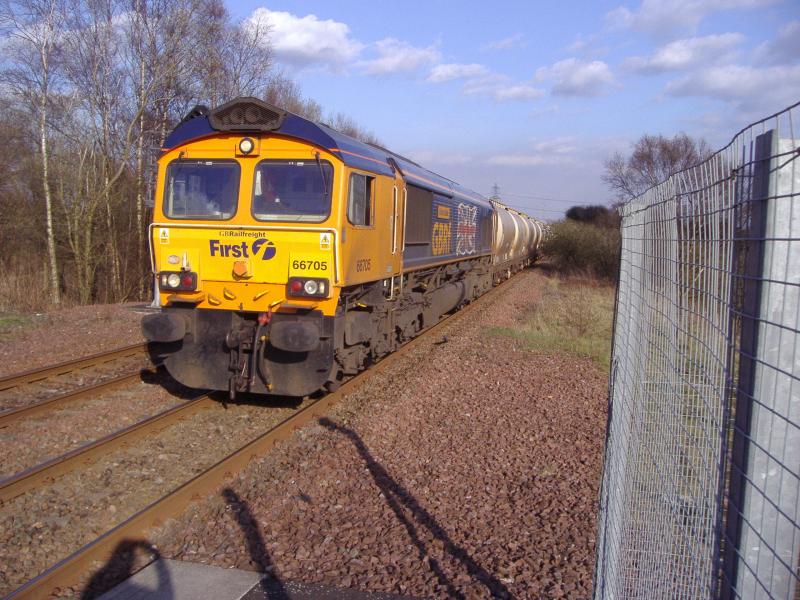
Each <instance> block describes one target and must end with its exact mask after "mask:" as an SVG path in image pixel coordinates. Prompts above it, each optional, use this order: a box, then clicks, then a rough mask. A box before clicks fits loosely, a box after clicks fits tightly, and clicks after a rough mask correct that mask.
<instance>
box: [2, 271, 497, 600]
mask: <svg viewBox="0 0 800 600" xmlns="http://www.w3.org/2000/svg"><path fill="white" fill-rule="evenodd" d="M504 285H505V284H501V285H499V286H497V287H496V288H494V289H493V290H490V291H489V292H487V293H486V294H484V295H483V296H481V297H480V298H478V299H477V300H475V301H474V302H472V303H471V304H470V305H468V306H467V307H465V308H463V309H461V310H459V311H458V312H456V313H454V314H452V315H450V316H448V317H445V318H444V319H442V320H441V321H439V322H438V323H436V324H435V325H432V326H431V327H429V328H428V329H427V330H425V331H424V332H423V333H421V334H420V335H418V336H417V337H416V338H414V339H413V340H411V341H410V342H408V343H406V344H405V345H403V346H402V347H400V348H399V349H398V350H396V351H395V352H393V353H392V354H389V355H388V356H386V357H384V358H383V359H382V360H380V361H379V362H378V363H376V364H375V365H373V366H372V367H371V368H370V369H368V370H366V371H364V372H362V373H360V374H358V375H356V376H354V377H352V378H351V379H349V380H348V381H346V382H345V383H344V384H343V385H342V386H341V387H340V388H339V389H338V390H336V391H334V392H331V393H328V394H326V395H325V396H323V397H321V398H320V399H318V400H315V401H314V402H313V403H312V404H309V405H307V406H306V407H305V408H302V409H300V410H298V411H297V412H295V413H294V414H293V415H291V416H289V417H288V418H286V419H285V420H283V421H282V422H281V423H279V424H278V425H276V426H274V427H272V428H271V429H269V430H267V431H265V432H264V433H262V434H261V435H259V436H258V437H256V438H254V439H252V440H251V441H249V442H248V443H246V444H245V445H243V446H241V447H240V448H239V449H237V450H235V451H234V452H232V453H231V454H229V455H228V456H226V457H225V458H223V459H222V460H220V461H218V462H217V463H215V464H214V465H212V466H211V467H209V468H207V469H206V470H205V471H203V472H202V473H200V474H198V475H197V476H195V477H194V478H192V479H191V480H189V481H187V482H186V483H184V484H183V485H181V486H179V487H178V488H176V489H174V490H173V491H171V492H169V493H167V494H166V495H164V496H162V497H161V498H160V499H158V500H156V501H154V502H152V503H151V504H149V505H148V506H146V507H145V508H143V509H141V510H140V511H139V512H137V513H135V514H134V515H132V516H131V517H129V518H128V519H126V520H125V521H123V522H122V523H119V524H118V525H116V526H115V527H113V528H112V529H110V530H108V531H107V532H106V533H104V534H103V535H101V536H100V537H98V538H97V539H95V540H94V541H92V542H90V543H88V544H86V545H85V546H83V547H82V548H80V549H79V550H77V551H75V552H74V553H72V554H71V555H70V556H68V557H66V558H64V559H63V560H61V561H60V562H58V563H57V564H55V565H53V566H52V567H50V568H49V569H47V570H46V571H44V572H43V573H41V574H39V575H38V576H36V577H35V578H33V579H32V580H30V581H29V582H28V583H26V584H25V585H23V586H21V587H20V588H18V589H17V590H15V591H14V592H12V593H11V594H10V595H9V596H7V599H9V600H10V599H12V598H13V599H23V598H24V599H27V598H41V597H47V596H48V595H50V594H52V593H53V591H54V590H57V589H62V590H63V589H66V588H69V587H70V586H73V585H75V584H76V583H78V581H79V580H80V578H81V576H82V575H83V574H85V573H87V572H89V571H90V570H91V569H92V567H93V565H94V564H95V563H96V562H101V561H105V560H107V559H108V558H109V557H110V556H111V555H112V553H113V550H114V548H115V547H116V546H117V544H119V543H120V542H121V541H123V540H126V539H127V540H130V539H135V538H137V537H142V536H144V535H145V534H146V532H147V531H148V530H149V529H152V528H154V527H157V526H160V525H161V524H163V523H164V521H166V520H167V519H170V518H174V517H176V516H178V515H180V514H181V513H182V512H183V511H184V510H185V509H186V508H187V506H188V505H189V504H190V503H191V502H192V501H194V500H197V499H199V498H202V497H204V496H208V495H210V494H212V493H213V492H214V491H215V490H216V489H217V488H219V486H220V485H221V484H222V482H224V481H225V480H226V479H228V478H230V477H232V476H234V475H235V474H237V473H238V472H239V471H241V470H242V469H244V468H245V467H246V466H247V464H248V463H249V462H250V461H251V460H253V459H255V458H258V457H260V456H262V455H264V454H265V453H266V452H268V451H269V450H270V448H272V447H273V446H274V445H275V444H276V443H278V442H280V441H282V440H284V439H287V438H288V437H289V436H291V435H292V433H293V432H294V431H295V430H297V429H299V428H301V427H303V426H304V425H306V424H308V423H309V422H311V421H312V420H314V419H315V418H319V417H321V416H323V415H324V414H326V412H327V411H328V410H329V409H330V408H331V407H332V406H333V405H335V404H336V403H337V402H338V401H339V400H341V399H342V398H344V397H345V396H347V395H348V394H350V393H352V392H353V391H355V390H356V389H357V388H358V387H359V386H361V385H362V384H363V383H364V382H365V381H366V380H367V379H369V378H370V377H373V376H375V375H376V374H378V373H380V372H382V371H384V370H385V369H386V368H388V367H390V366H391V365H393V364H394V363H396V362H397V361H398V360H400V358H401V357H403V356H405V355H406V354H408V353H409V352H410V351H411V350H413V349H414V348H416V347H417V346H418V345H420V344H421V343H423V341H425V340H427V339H428V338H429V337H430V336H432V335H434V334H435V333H436V332H437V331H439V330H440V329H442V328H443V327H444V326H445V325H449V324H452V323H453V322H457V321H459V320H461V319H463V318H465V317H466V316H467V315H469V314H470V313H471V312H473V311H474V310H476V309H477V308H479V307H481V306H483V305H485V304H487V303H488V302H489V301H490V300H491V299H492V298H494V297H495V295H496V294H498V293H499V292H500V290H501V289H502V288H503V287H504ZM214 402H215V401H214V400H212V399H210V398H209V397H208V396H207V395H202V396H199V397H197V398H194V399H192V400H190V401H188V402H186V403H184V404H182V405H179V406H178V407H175V408H173V409H170V410H169V411H165V412H164V413H162V414H161V415H157V416H156V417H153V418H152V419H155V418H159V419H160V423H159V425H160V428H164V427H167V426H168V425H169V424H170V423H171V422H175V420H177V419H179V418H181V416H180V415H181V410H183V407H187V406H189V407H191V406H194V407H195V408H194V410H198V409H199V408H200V406H201V405H200V404H197V403H207V405H208V406H211V405H213V404H214ZM190 410H191V409H190ZM186 416H188V413H187V414H186ZM150 420H151V419H147V420H146V421H143V422H140V423H138V424H136V425H133V426H131V427H129V428H127V430H134V431H132V432H130V433H124V432H125V431H127V430H123V431H122V432H118V433H117V434H113V435H112V436H107V438H103V439H101V440H97V441H96V442H92V443H91V444H87V445H86V446H85V447H82V448H78V449H76V450H75V451H73V452H70V453H68V454H66V455H64V456H62V457H59V458H57V459H53V460H52V461H48V463H44V464H42V465H40V466H39V467H34V468H33V469H30V470H29V471H26V472H23V473H20V474H19V475H17V476H14V477H13V478H10V479H9V480H6V482H8V483H7V485H3V483H5V482H0V501H2V499H3V498H5V497H8V498H13V497H14V496H16V495H18V494H20V493H23V492H24V491H25V490H29V489H32V488H35V487H36V486H37V485H40V484H42V483H44V484H46V482H47V481H49V480H51V479H53V478H56V477H58V476H59V474H63V473H64V472H68V471H70V470H72V469H74V468H76V467H77V466H79V465H80V464H81V462H82V461H84V460H86V461H90V462H93V460H96V459H97V458H99V457H100V456H101V455H102V454H105V453H107V450H108V448H109V447H108V446H107V444H115V446H114V447H119V445H121V444H123V443H129V442H132V441H134V440H135V439H138V438H139V437H142V436H144V435H147V432H148V429H149V428H150V425H145V423H146V422H147V421H150ZM149 431H153V429H149ZM126 436H127V440H126V439H125V437H126ZM93 457H96V458H93ZM62 463H63V464H62ZM26 474H27V475H26ZM12 480H18V481H19V482H18V483H16V482H15V481H12ZM7 489H8V490H9V491H6V490H7Z"/></svg>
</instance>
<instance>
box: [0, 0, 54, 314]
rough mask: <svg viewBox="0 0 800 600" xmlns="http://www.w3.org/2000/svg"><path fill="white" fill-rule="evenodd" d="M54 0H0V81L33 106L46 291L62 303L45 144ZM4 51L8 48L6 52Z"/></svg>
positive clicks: (47, 131)
mask: <svg viewBox="0 0 800 600" xmlns="http://www.w3.org/2000/svg"><path fill="white" fill-rule="evenodd" d="M62 24H63V20H62V12H61V6H60V3H59V0H2V2H0V27H2V29H3V30H4V31H5V32H6V33H7V36H8V39H9V44H10V48H7V50H6V56H7V58H8V59H9V62H10V67H9V68H8V69H6V71H5V72H4V73H3V80H4V81H5V83H6V84H7V85H9V87H10V88H11V89H13V90H14V92H15V93H16V95H17V96H18V97H19V98H20V99H22V100H23V101H25V102H26V103H27V104H28V106H30V107H31V109H32V110H33V112H34V114H35V117H36V122H37V125H38V132H37V133H38V143H39V153H40V166H41V178H42V192H43V194H44V204H45V228H46V232H47V256H48V265H49V270H50V296H51V298H52V301H53V304H55V305H56V306H58V305H59V304H61V291H60V288H59V278H58V273H59V269H58V258H57V255H56V241H55V230H54V228H53V199H52V194H51V190H50V173H49V172H50V154H49V147H48V134H49V125H50V122H49V112H48V109H49V106H50V95H51V93H52V92H53V87H54V81H55V79H56V77H57V66H56V60H57V54H58V51H59V44H60V37H61V34H62V32H63V31H62ZM8 50H11V51H10V52H9V51H8Z"/></svg>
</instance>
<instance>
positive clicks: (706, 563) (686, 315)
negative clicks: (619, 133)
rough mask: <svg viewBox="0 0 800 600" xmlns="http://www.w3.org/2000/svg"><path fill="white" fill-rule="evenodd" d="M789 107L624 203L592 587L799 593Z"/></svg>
mask: <svg viewBox="0 0 800 600" xmlns="http://www.w3.org/2000/svg"><path fill="white" fill-rule="evenodd" d="M798 116H800V104H798V105H795V106H793V107H790V108H789V109H787V110H785V111H783V112H782V113H779V114H777V115H774V116H772V117H770V118H768V119H764V120H763V121H760V122H758V123H756V124H753V125H751V126H750V127H748V128H746V129H744V130H743V131H741V132H740V133H739V134H737V135H736V136H735V137H734V139H733V140H732V142H731V143H730V144H729V145H728V146H726V147H725V148H724V149H722V150H720V151H719V152H717V153H716V154H714V155H713V156H711V157H710V158H708V159H707V160H706V161H704V162H703V163H701V164H699V165H697V166H695V167H692V168H690V169H687V170H686V171H683V172H680V173H676V174H675V175H673V176H672V177H670V178H669V179H668V180H667V181H665V182H663V183H662V184H660V185H658V186H656V187H654V188H652V189H650V190H648V191H647V192H646V193H644V194H643V195H642V196H640V197H638V198H636V199H635V200H633V201H632V202H630V203H628V204H627V205H625V206H623V207H622V209H621V211H622V226H621V233H622V249H621V264H620V282H619V289H618V296H617V311H616V318H615V325H614V350H613V357H612V367H611V386H610V412H609V429H608V437H607V441H606V457H605V467H604V473H603V483H602V491H601V499H600V510H601V516H600V527H599V536H598V549H597V571H596V577H595V598H596V599H622V598H648V599H651V598H652V599H658V598H665V599H666V598H669V599H678V598H686V599H691V600H695V599H701V598H747V599H750V598H789V599H792V598H794V599H800V571H799V569H800V564H799V562H798V561H800V514H799V513H798V505H799V502H798V500H799V499H800V381H799V380H800V198H798V196H800V147H799V146H800V139H798V137H797V135H796V130H795V123H796V122H797V118H798Z"/></svg>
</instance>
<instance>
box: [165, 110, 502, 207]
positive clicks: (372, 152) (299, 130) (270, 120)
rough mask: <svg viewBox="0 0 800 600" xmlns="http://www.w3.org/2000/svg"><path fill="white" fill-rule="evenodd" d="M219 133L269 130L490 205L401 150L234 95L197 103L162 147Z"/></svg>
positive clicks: (344, 159)
mask: <svg viewBox="0 0 800 600" xmlns="http://www.w3.org/2000/svg"><path fill="white" fill-rule="evenodd" d="M236 111H238V112H236ZM246 111H250V113H248V118H245V117H244V115H245V113H246ZM231 115H236V116H235V117H232V116H231ZM249 117H252V118H249ZM219 131H231V132H238V133H242V134H245V133H254V132H270V133H275V134H279V135H285V136H288V137H292V138H295V139H299V140H303V141H305V142H308V143H310V144H314V145H315V146H318V147H320V148H324V149H325V150H326V151H328V152H330V153H331V154H333V155H334V156H336V157H337V158H339V159H341V160H342V162H344V164H346V165H347V166H349V167H353V168H356V169H362V170H364V171H371V172H373V173H378V174H380V175H389V176H394V168H395V166H396V168H399V169H400V171H401V172H402V173H403V175H404V177H405V179H406V180H407V181H409V182H410V183H413V184H415V185H419V186H421V187H424V188H427V189H429V190H431V191H433V192H436V193H440V194H443V195H457V196H459V197H461V198H462V199H468V200H470V201H472V202H474V203H476V204H481V205H483V206H486V207H489V206H490V204H489V201H488V200H487V199H486V198H484V197H483V196H481V195H480V194H478V193H476V192H473V191H472V190H469V189H467V188H465V187H463V186H461V185H459V184H457V183H456V182H454V181H452V180H450V179H447V178H446V177H442V176H441V175H438V174H436V173H434V172H433V171H429V170H428V169H425V168H423V167H421V166H420V165H418V164H417V163H415V162H413V161H411V160H409V159H407V158H405V157H403V156H400V155H399V154H395V153H394V152H390V151H389V150H387V149H385V148H382V147H380V146H377V145H373V144H367V143H366V142H362V141H359V140H357V139H355V138H353V137H350V136H348V135H345V134H343V133H341V132H339V131H336V130H335V129H333V128H331V127H328V126H326V125H323V124H321V123H316V122H314V121H311V120H309V119H305V118H303V117H300V116H298V115H295V114H293V113H290V112H288V111H283V110H281V109H278V108H276V107H274V106H272V105H270V104H267V103H266V102H263V101H262V100H259V99H257V98H236V99H235V100H232V101H231V102H228V103H226V104H223V105H222V106H220V107H218V108H215V109H213V110H209V109H208V108H206V107H205V106H196V107H195V108H193V109H192V110H191V111H190V112H189V114H187V115H186V117H184V119H183V120H182V121H181V122H180V123H179V124H178V126H177V127H175V129H174V130H173V131H172V133H170V134H169V136H168V137H167V139H166V140H165V141H164V146H163V148H162V151H164V152H166V151H168V150H171V149H173V148H175V147H177V146H179V145H181V144H184V143H186V142H189V141H191V140H195V139H198V138H201V137H205V136H208V135H213V134H215V133H217V132H219Z"/></svg>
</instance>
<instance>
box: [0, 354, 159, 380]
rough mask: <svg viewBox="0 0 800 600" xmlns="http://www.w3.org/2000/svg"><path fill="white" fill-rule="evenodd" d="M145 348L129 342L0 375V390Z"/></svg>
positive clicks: (61, 373) (120, 356)
mask: <svg viewBox="0 0 800 600" xmlns="http://www.w3.org/2000/svg"><path fill="white" fill-rule="evenodd" d="M146 349H147V344H131V345H130V346H125V347H124V348H117V349H116V350H111V351H109V352H99V353H97V354H92V355H91V356H85V357H83V358H77V359H75V360H68V361H65V362H62V363H58V364H56V365H51V366H49V367H42V368H40V369H31V370H30V371H24V372H22V373H16V374H13V375H8V376H6V377H0V391H3V390H8V389H11V388H13V387H17V386H19V385H22V384H25V383H32V382H34V381H41V380H42V379H47V378H48V377H54V376H55V375H63V374H64V373H69V372H71V371H77V370H78V369H83V368H85V367H91V366H94V365H99V364H103V363H107V362H109V361H112V360H115V359H117V358H122V357H124V356H131V355H132V354H139V353H140V352H144V351H145V350H146Z"/></svg>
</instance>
